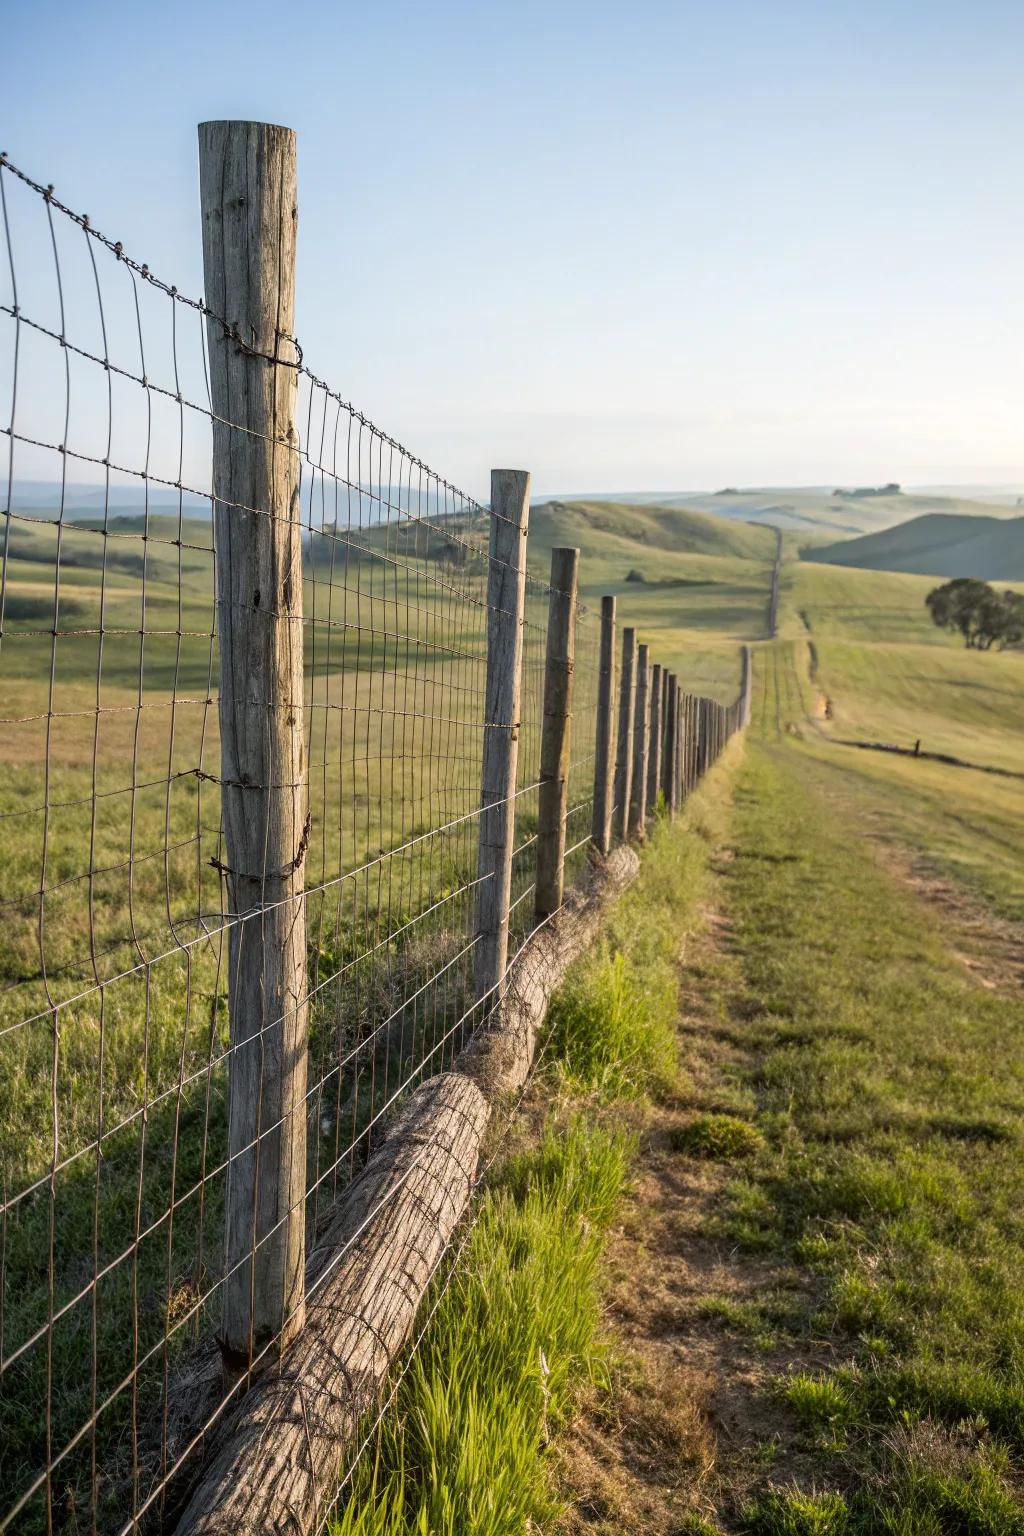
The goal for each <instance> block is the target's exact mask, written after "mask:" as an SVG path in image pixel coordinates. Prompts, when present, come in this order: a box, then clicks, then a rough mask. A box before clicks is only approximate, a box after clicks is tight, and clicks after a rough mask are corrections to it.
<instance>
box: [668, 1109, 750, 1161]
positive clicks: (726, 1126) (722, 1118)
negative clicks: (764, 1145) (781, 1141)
mask: <svg viewBox="0 0 1024 1536" xmlns="http://www.w3.org/2000/svg"><path fill="white" fill-rule="evenodd" d="M669 1140H670V1143H671V1146H672V1150H673V1152H685V1153H686V1154H687V1156H689V1157H709V1158H713V1159H715V1160H717V1161H719V1162H729V1161H731V1160H732V1159H733V1158H741V1157H750V1156H751V1155H752V1154H753V1153H754V1152H756V1151H757V1149H758V1147H759V1146H760V1145H761V1136H760V1133H759V1132H758V1131H756V1130H755V1129H754V1127H753V1126H752V1125H748V1124H747V1122H746V1121H745V1120H738V1119H737V1118H736V1116H735V1115H722V1114H705V1115H694V1117H693V1119H692V1120H690V1121H689V1122H688V1123H687V1124H686V1125H680V1126H676V1127H675V1128H674V1129H673V1130H672V1131H671V1132H670V1134H669Z"/></svg>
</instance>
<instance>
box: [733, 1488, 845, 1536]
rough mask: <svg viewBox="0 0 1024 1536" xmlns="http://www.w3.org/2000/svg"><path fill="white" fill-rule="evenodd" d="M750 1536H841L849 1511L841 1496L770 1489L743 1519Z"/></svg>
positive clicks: (797, 1489)
mask: <svg viewBox="0 0 1024 1536" xmlns="http://www.w3.org/2000/svg"><path fill="white" fill-rule="evenodd" d="M743 1528H744V1530H746V1531H748V1532H749V1533H750V1536H844V1533H845V1532H847V1531H849V1530H850V1528H851V1527H850V1511H849V1509H848V1507H847V1504H846V1500H845V1499H844V1498H843V1496H842V1494H841V1493H835V1492H818V1491H816V1490H814V1489H812V1490H811V1491H810V1492H806V1491H804V1490H802V1489H800V1488H769V1489H768V1491H767V1492H766V1493H764V1494H762V1495H761V1497H760V1498H759V1499H757V1500H756V1501H755V1502H754V1503H753V1504H751V1506H750V1507H749V1509H748V1510H747V1511H746V1514H745V1517H744V1527H743Z"/></svg>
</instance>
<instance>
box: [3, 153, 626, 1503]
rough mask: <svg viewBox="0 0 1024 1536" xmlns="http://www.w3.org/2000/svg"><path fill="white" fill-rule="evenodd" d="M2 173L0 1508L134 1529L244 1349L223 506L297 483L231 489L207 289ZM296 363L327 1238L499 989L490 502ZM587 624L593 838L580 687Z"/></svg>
mask: <svg viewBox="0 0 1024 1536" xmlns="http://www.w3.org/2000/svg"><path fill="white" fill-rule="evenodd" d="M0 193H2V196H3V223H4V250H3V263H4V264H3V272H2V276H0V318H2V328H3V342H2V346H0V425H2V430H3V434H4V438H5V444H4V446H5V447H6V461H7V462H6V467H5V469H4V470H3V471H0V473H2V477H3V478H2V480H0V498H2V499H0V505H2V508H3V513H4V527H3V555H4V559H3V575H2V583H0V679H2V689H0V762H2V767H3V772H2V775H0V839H2V844H0V846H2V849H3V856H4V864H5V874H6V878H5V880H4V883H3V895H2V906H3V909H4V913H3V917H4V932H5V935H6V942H5V944H4V946H3V951H2V959H0V964H2V969H3V981H2V986H3V990H2V993H0V1178H2V1196H3V1200H2V1213H0V1530H8V1529H11V1530H14V1529H17V1530H18V1531H25V1532H36V1531H51V1530H73V1531H85V1530H95V1531H104V1532H106V1531H127V1530H130V1529H133V1528H135V1526H136V1525H137V1522H138V1520H139V1519H140V1518H141V1517H142V1516H150V1517H152V1518H153V1519H157V1520H158V1519H159V1518H160V1517H161V1516H163V1517H165V1518H167V1519H170V1518H171V1517H172V1516H173V1514H174V1512H175V1509H176V1503H175V1498H176V1495H175V1493H174V1491H173V1489H171V1491H170V1492H169V1491H168V1490H169V1488H170V1487H171V1479H172V1477H173V1476H174V1474H175V1472H176V1471H177V1470H178V1468H179V1466H180V1465H181V1464H182V1463H183V1462H186V1461H187V1460H188V1458H189V1457H190V1455H191V1454H192V1453H193V1452H194V1451H195V1450H197V1448H198V1447H199V1446H200V1444H201V1438H202V1432H203V1430H204V1429H205V1428H206V1427H207V1426H208V1425H209V1424H211V1423H214V1422H216V1421H217V1419H218V1418H219V1416H220V1415H221V1414H222V1413H223V1411H224V1409H225V1407H226V1405H227V1404H228V1403H230V1402H231V1401H233V1400H234V1399H235V1398H237V1396H238V1395H239V1394H240V1392H241V1391H242V1390H244V1387H245V1385H246V1382H247V1379H248V1377H247V1373H246V1372H245V1371H242V1372H241V1373H240V1374H236V1377H235V1379H233V1380H232V1379H225V1378H223V1377H222V1375H221V1370H220V1358H219V1352H218V1350H217V1347H216V1344H215V1342H214V1339H215V1335H216V1332H217V1330H218V1328H219V1326H220V1317H221V1308H222V1300H223V1291H224V1287H225V1282H226V1280H227V1278H228V1271H229V1269H230V1266H227V1265H226V1261H225V1237H224V1226H225V1201H226V1197H227V1192H228V1189H229V1183H230V1177H231V1173H232V1165H233V1163H237V1160H238V1158H239V1156H240V1154H239V1152H238V1150H237V1149H236V1150H235V1151H234V1152H232V1150H231V1148H230V1145H229V1139H228V1120H229V1085H230V1081H231V1073H232V1069H233V1067H235V1066H237V1063H238V1061H239V1059H240V1058H239V1050H240V1048H239V1046H238V1045H237V1043H235V1044H233V1043H232V1040H233V1037H232V1033H231V1018H230V1010H229V994H230V991H231V986H232V975H231V964H230V956H231V953H232V938H233V936H234V939H235V940H237V938H238V934H239V931H240V930H241V929H242V928H243V927H245V928H246V930H247V931H248V932H249V933H250V934H252V935H254V936H255V937H256V938H257V939H258V938H260V937H261V936H263V935H264V934H265V928H266V920H267V915H268V913H267V907H266V905H265V904H264V905H263V906H257V907H255V908H253V907H248V908H246V909H245V910H239V909H238V908H237V905H236V904H235V899H234V898H233V895H232V890H233V887H232V883H231V876H232V874H233V873H236V872H232V871H231V870H230V869H229V868H228V865H227V862H226V856H225V839H224V829H223V819H222V792H224V793H226V790H225V784H224V782H223V774H222V762H221V748H222V742H221V726H220V720H219V708H218V706H219V704H220V702H221V700H220V698H219V683H218V679H219V672H220V643H219V642H220V634H221V631H220V625H221V623H222V622H223V614H224V611H225V610H224V605H223V599H224V593H223V592H222V591H218V574H217V572H218V553H219V551H220V546H219V545H218V539H219V538H220V537H222V536H223V530H224V529H225V527H227V528H228V529H229V530H230V528H231V526H232V522H231V519H232V518H234V517H237V518H242V517H245V516H259V517H271V516H274V515H280V514H279V513H278V514H275V512H274V510H273V509H271V508H268V507H266V506H259V505H257V506H249V505H245V504H241V503H240V504H239V505H238V506H226V507H225V505H224V503H223V502H220V503H218V504H217V505H216V507H215V504H214V499H213V487H212V482H211V453H212V442H213V436H214V431H215V427H216V426H217V425H218V422H217V420H216V418H215V413H214V410H213V407H212V404H211V396H210V388H209V378H210V370H209V332H208V329H207V327H208V322H209V321H210V320H211V316H210V313H209V311H208V310H207V309H206V307H205V305H204V304H203V303H201V302H199V301H195V300H190V299H187V298H185V297H184V296H183V295H181V294H179V293H178V292H177V291H176V290H175V289H174V288H172V287H170V286H168V285H166V284H165V283H163V282H162V281H160V280H158V279H156V278H155V277H154V276H153V274H152V273H150V271H149V270H148V268H147V267H145V266H142V265H140V264H138V263H136V262H134V261H132V260H130V259H129V258H128V257H127V256H126V255H125V253H124V251H123V250H122V249H121V247H120V246H119V245H116V244H112V243H111V242H109V241H108V240H106V239H105V238H104V237H103V236H101V235H100V234H98V233H97V231H96V230H94V229H93V228H92V227H91V225H90V224H89V221H88V220H87V219H85V218H84V217H82V216H79V215H77V214H74V213H72V212H71V211H70V210H69V209H68V208H66V207H65V206H64V205H62V204H61V203H60V202H59V201H58V200H57V199H56V198H55V196H54V195H53V193H52V190H51V189H48V188H46V187H43V186H41V185H39V184H37V183H35V182H32V181H31V180H29V179H28V178H27V177H25V176H23V175H22V174H21V173H20V172H19V171H17V170H16V169H15V168H14V167H12V166H10V164H9V163H8V162H6V161H0ZM212 318H213V323H214V324H218V323H220V322H218V321H217V318H216V317H215V316H214V317H212ZM290 340H291V339H290V338H289V341H290ZM295 360H296V361H297V362H298V367H297V368H296V373H297V385H298V408H297V423H298V457H299V464H300V476H299V495H298V503H297V508H296V509H295V510H294V511H293V512H292V513H291V514H290V515H291V516H292V518H294V519H297V520H298V522H299V524H300V527H299V529H298V536H299V540H300V545H301V563H302V585H303V588H304V592H303V598H302V604H301V609H300V615H301V630H302V635H303V649H304V668H303V689H304V693H303V698H302V700H301V701H298V702H300V703H301V722H300V723H301V729H302V731H303V733H304V734H303V741H302V753H301V756H302V760H303V775H304V783H303V792H304V793H305V794H306V795H307V796H308V817H307V819H306V821H305V823H304V826H303V828H302V836H301V839H300V840H299V843H298V845H297V852H296V860H297V861H298V862H297V864H296V868H298V867H299V865H301V870H302V875H303V878H304V916H303V921H304V925H305V927H304V932H303V934H302V935H301V943H302V944H303V946H304V953H305V960H306V965H307V974H308V987H307V990H306V995H304V996H302V997H301V998H297V999H295V1000H294V1005H293V1006H294V1008H295V1010H296V1012H297V1011H298V1010H299V1009H302V1010H303V1011H304V1017H305V1019H306V1031H307V1033H306V1036H305V1037H304V1044H305V1045H306V1046H307V1047H308V1060H307V1062H306V1076H305V1086H304V1089H303V1092H302V1097H301V1122H300V1119H299V1110H298V1108H297V1107H296V1108H293V1109H292V1110H290V1111H289V1113H290V1114H294V1115H295V1117H296V1119H295V1123H296V1124H299V1123H302V1124H304V1127H305V1130H304V1133H303V1134H304V1137H305V1141H306V1167H305V1175H304V1180H303V1181H302V1183H303V1193H302V1196H301V1200H302V1203H303V1206H304V1211H305V1228H306V1237H307V1243H308V1242H311V1241H312V1240H313V1238H314V1237H315V1235H316V1234H317V1232H319V1231H321V1230H322V1229H323V1226H324V1223H325V1220H326V1216H327V1213H328V1211H329V1209H330V1206H331V1203H332V1201H333V1200H334V1199H335V1198H336V1197H337V1196H338V1194H339V1193H340V1192H341V1191H342V1190H343V1189H344V1188H345V1187H346V1186H347V1184H348V1183H349V1182H350V1181H351V1179H352V1178H353V1176H354V1174H356V1173H357V1172H358V1171H359V1169H360V1168H361V1167H362V1165H363V1163H364V1162H365V1160H366V1157H367V1155H368V1153H369V1151H370V1150H371V1148H372V1146H373V1145H374V1144H375V1141H376V1139H377V1138H378V1137H379V1136H380V1134H381V1130H382V1126H383V1124H384V1122H385V1119H386V1117H387V1116H388V1115H389V1113H390V1112H391V1111H392V1110H393V1109H394V1107H395V1105H396V1104H397V1103H398V1101H399V1100H400V1099H401V1097H402V1096H403V1095H404V1094H406V1093H408V1091H409V1090H410V1089H411V1088H412V1087H414V1086H415V1085H416V1084H417V1083H418V1082H419V1081H421V1080H422V1079H423V1078H424V1077H425V1076H427V1075H429V1074H431V1073H435V1072H438V1071H440V1070H442V1069H443V1068H444V1067H445V1066H447V1065H449V1064H450V1062H451V1061H452V1059H453V1057H454V1055H455V1054H456V1052H457V1051H458V1050H459V1048H460V1046H461V1045H462V1044H463V1043H464V1041H465V1039H466V1037H467V1035H468V1033H469V1032H470V1030H471V1029H472V1028H474V1027H475V1026H476V1024H477V1023H478V1022H479V1020H480V1018H481V1017H482V1016H483V1013H484V1009H483V1007H481V1006H480V1005H478V1004H475V1003H474V1000H473V950H474V944H475V936H474V920H473V913H474V900H475V891H476V885H477V826H478V818H479V810H480V763H481V753H482V743H483V733H484V731H485V730H486V728H487V721H486V720H485V711H484V687H483V684H484V675H485V666H486V645H487V640H486V637H487V597H486V591H487V572H488V553H487V550H488V531H489V513H488V511H487V509H486V508H484V507H482V506H481V505H479V504H478V503H477V502H476V501H474V500H473V499H472V498H471V497H469V496H467V495H465V494H464V493H462V492H460V491H458V490H457V489H455V488H454V487H453V486H451V485H450V484H449V483H447V482H446V481H445V480H444V479H442V478H441V477H439V476H438V475H436V474H435V473H434V472H433V471H432V470H430V469H429V468H428V467H427V466H426V465H425V464H424V463H422V462H421V461H420V460H419V459H417V458H416V457H414V456H413V455H411V454H410V453H409V452H408V451H407V450H406V449H404V448H403V447H401V446H400V445H399V444H398V443H397V442H395V441H393V440H392V439H391V438H389V437H388V436H387V435H386V434H384V433H382V432H381V431H379V430H378V429H377V428H376V427H374V426H373V425H372V424H371V423H370V422H369V421H367V420H366V419H365V418H364V417H363V416H362V415H361V414H360V413H359V412H358V411H356V410H355V409H354V408H353V407H352V406H351V405H349V404H348V403H346V402H345V401H344V400H343V399H342V398H341V397H340V396H339V395H338V394H337V393H336V392H335V391H333V390H332V389H330V388H329V387H328V386H327V385H326V384H325V383H324V382H323V381H322V380H320V379H319V378H317V377H316V376H315V375H314V374H313V373H312V372H311V371H310V370H309V369H308V368H307V367H306V366H305V365H304V364H302V363H301V354H298V353H297V352H296V355H295ZM269 363H270V366H275V367H276V366H278V364H277V360H276V358H272V359H270V360H269ZM219 425H220V426H223V425H224V424H223V422H220V423H219ZM225 517H226V518H227V522H225ZM218 530H220V533H218ZM220 552H222V551H220ZM547 601H548V589H547V587H546V586H545V585H544V584H543V583H539V582H533V581H531V582H530V583H529V594H528V599H527V612H526V622H525V626H524V664H523V692H522V720H521V722H520V731H521V735H520V755H519V779H518V784H517V790H516V801H517V847H516V854H515V864H514V882H513V923H514V938H513V943H512V952H515V950H516V949H517V948H518V947H520V945H521V944H522V942H523V941H524V940H525V938H526V937H527V935H528V933H529V931H530V929H531V926H532V922H533V918H532V901H531V899H530V898H531V894H532V882H533V870H534V863H533V857H534V856H533V851H532V850H533V846H534V842H535V838H536V809H537V806H536V795H537V787H538V773H539V754H540V728H541V715H542V693H543V667H544V634H545V628H546V608H547ZM578 627H579V633H578V637H577V665H576V702H575V707H574V713H575V719H574V738H573V739H574V749H573V757H572V767H571V773H570V798H569V824H568V837H567V843H568V846H569V848H570V849H572V850H573V852H574V856H575V857H576V859H577V860H578V859H579V858H580V857H581V856H582V855H581V852H580V850H581V849H582V845H583V842H584V841H585V838H586V832H587V828H588V826H589V822H590V799H589V796H590V792H591V780H592V744H593V727H594V710H595V703H596V689H597V644H596V626H594V625H593V624H592V621H591V617H590V616H589V615H587V614H583V613H581V614H580V616H579V618H578ZM249 681H250V684H251V687H252V689H253V690H255V695H254V696H255V697H256V698H257V702H260V703H265V704H266V705H267V707H268V708H269V707H270V705H271V703H273V704H274V707H279V705H280V700H277V699H272V697H271V694H272V681H273V680H272V679H270V678H263V677H258V676H255V677H252V678H251V679H250V680H249ZM295 702H296V701H291V702H289V705H288V707H289V708H292V707H293V705H294V703H295ZM231 787H237V786H234V785H232V786H231ZM247 942H253V940H251V939H250V940H248V941H247ZM279 1023H280V1017H277V1018H272V1019H268V1020H265V1021H264V1023H263V1024H262V1025H261V1027H260V1028H258V1029H257V1030H256V1031H255V1034H254V1037H253V1038H254V1041H255V1044H254V1045H253V1046H252V1049H254V1050H257V1051H260V1052H264V1051H265V1050H266V1048H267V1041H268V1039H269V1038H270V1034H271V1030H272V1028H273V1027H274V1026H275V1025H277V1024H279ZM260 1059H261V1061H262V1057H261V1058H260ZM261 1070H262V1067H261ZM285 1130H286V1128H283V1127H282V1126H281V1125H280V1124H277V1123H275V1124H273V1125H264V1126H261V1129H260V1132H259V1135H258V1137H257V1138H256V1141H255V1143H254V1145H251V1146H249V1147H246V1148H244V1149H243V1152H244V1154H245V1155H246V1156H251V1155H255V1156H256V1157H257V1159H258V1158H259V1156H260V1155H261V1154H262V1152H263V1151H264V1149H265V1146H266V1144H267V1143H266V1138H267V1137H268V1136H269V1135H270V1134H271V1133H276V1134H280V1135H284V1134H285ZM285 1215H287V1213H285ZM282 1219H284V1218H283V1217H282ZM250 1257H252V1256H250ZM267 1347H268V1346H266V1345H263V1344H261V1345H260V1350H259V1351H257V1350H254V1353H256V1354H259V1353H261V1352H262V1353H265V1352H266V1349H267ZM256 1363H257V1364H258V1363H259V1361H258V1359H257V1361H256Z"/></svg>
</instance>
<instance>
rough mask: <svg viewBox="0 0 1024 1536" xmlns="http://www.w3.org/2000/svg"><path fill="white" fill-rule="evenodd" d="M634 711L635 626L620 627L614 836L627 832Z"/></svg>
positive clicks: (630, 800)
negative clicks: (620, 670) (620, 646)
mask: <svg viewBox="0 0 1024 1536" xmlns="http://www.w3.org/2000/svg"><path fill="white" fill-rule="evenodd" d="M635 714H636V630H635V629H624V630H623V631H622V672H621V674H620V679H619V729H618V738H617V742H616V748H615V814H614V824H615V836H616V837H617V838H618V840H619V842H620V843H624V842H625V841H626V839H627V837H628V836H629V814H630V805H631V804H632V793H633V719H634V715H635Z"/></svg>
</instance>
